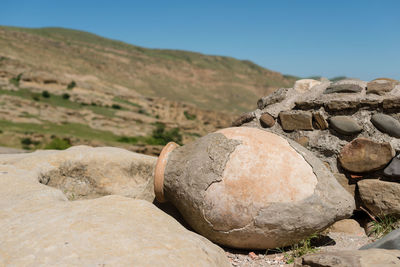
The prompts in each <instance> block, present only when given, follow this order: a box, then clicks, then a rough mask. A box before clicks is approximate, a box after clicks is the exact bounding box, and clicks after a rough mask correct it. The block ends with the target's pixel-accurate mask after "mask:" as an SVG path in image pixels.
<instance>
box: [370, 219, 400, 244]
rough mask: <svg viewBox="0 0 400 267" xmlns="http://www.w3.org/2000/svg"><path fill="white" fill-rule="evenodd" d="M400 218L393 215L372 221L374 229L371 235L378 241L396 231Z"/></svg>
mask: <svg viewBox="0 0 400 267" xmlns="http://www.w3.org/2000/svg"><path fill="white" fill-rule="evenodd" d="M398 221H399V218H397V217H395V216H393V215H382V216H378V217H377V218H376V219H375V220H374V221H372V229H371V233H370V235H372V236H373V237H374V238H376V239H378V238H381V237H382V236H384V235H386V234H388V233H390V232H391V231H393V230H394V229H396V224H397V222H398Z"/></svg>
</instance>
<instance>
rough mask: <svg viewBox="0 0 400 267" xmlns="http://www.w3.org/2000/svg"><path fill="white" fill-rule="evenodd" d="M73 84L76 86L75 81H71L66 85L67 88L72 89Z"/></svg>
mask: <svg viewBox="0 0 400 267" xmlns="http://www.w3.org/2000/svg"><path fill="white" fill-rule="evenodd" d="M75 86H76V82H75V81H72V82H70V83H69V84H68V85H67V89H68V90H72V89H74V87H75Z"/></svg>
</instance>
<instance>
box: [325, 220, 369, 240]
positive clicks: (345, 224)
mask: <svg viewBox="0 0 400 267" xmlns="http://www.w3.org/2000/svg"><path fill="white" fill-rule="evenodd" d="M327 232H328V233H346V234H350V235H357V236H364V235H365V231H364V229H363V228H362V227H361V226H360V224H359V223H358V222H357V221H356V220H353V219H344V220H340V221H337V222H335V223H334V224H333V225H332V226H330V227H329V228H328V229H327Z"/></svg>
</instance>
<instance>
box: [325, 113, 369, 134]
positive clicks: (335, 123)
mask: <svg viewBox="0 0 400 267" xmlns="http://www.w3.org/2000/svg"><path fill="white" fill-rule="evenodd" d="M330 126H331V127H332V128H333V129H334V130H335V131H337V132H338V133H340V134H344V135H353V134H357V133H359V132H361V131H362V127H361V126H360V125H359V124H358V123H357V121H356V120H355V119H353V118H352V117H349V116H336V117H332V118H331V119H330Z"/></svg>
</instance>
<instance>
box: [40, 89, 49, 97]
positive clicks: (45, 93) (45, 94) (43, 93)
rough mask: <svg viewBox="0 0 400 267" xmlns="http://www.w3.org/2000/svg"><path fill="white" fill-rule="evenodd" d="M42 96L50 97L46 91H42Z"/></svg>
mask: <svg viewBox="0 0 400 267" xmlns="http://www.w3.org/2000/svg"><path fill="white" fill-rule="evenodd" d="M42 96H43V97H44V98H49V97H50V93H49V92H48V91H46V90H45V91H43V92H42Z"/></svg>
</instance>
